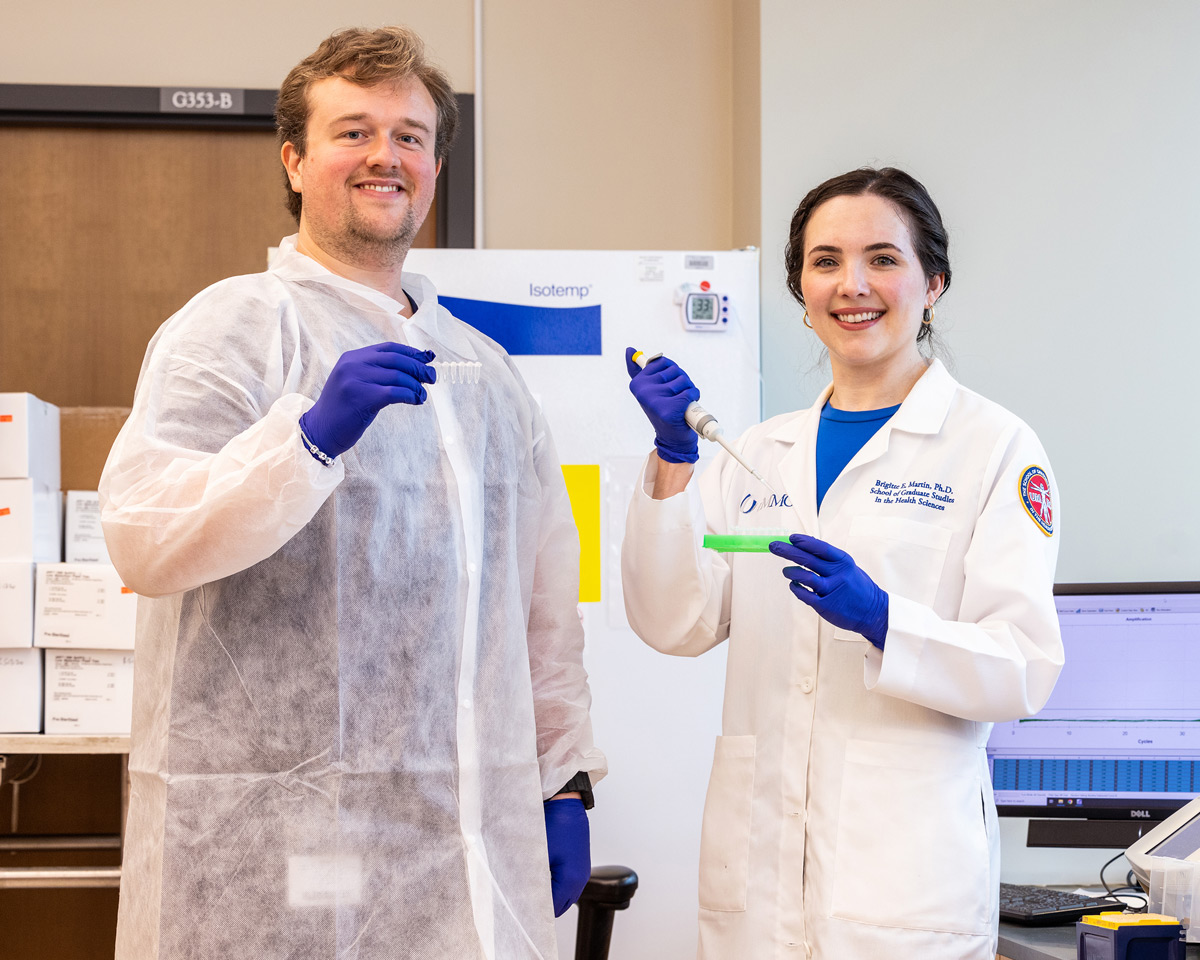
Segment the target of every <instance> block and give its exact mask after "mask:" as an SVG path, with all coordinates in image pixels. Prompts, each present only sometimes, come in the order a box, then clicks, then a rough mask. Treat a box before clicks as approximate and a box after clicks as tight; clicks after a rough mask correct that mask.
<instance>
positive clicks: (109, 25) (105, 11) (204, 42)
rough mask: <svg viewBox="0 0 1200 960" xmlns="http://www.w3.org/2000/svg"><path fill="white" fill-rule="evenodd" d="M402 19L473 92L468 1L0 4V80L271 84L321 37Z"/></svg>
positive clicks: (69, 0) (457, 84) (65, 0)
mask: <svg viewBox="0 0 1200 960" xmlns="http://www.w3.org/2000/svg"><path fill="white" fill-rule="evenodd" d="M388 23H403V24H406V25H407V26H410V27H412V28H413V29H414V30H416V31H417V32H418V33H420V34H421V36H422V37H424V39H425V42H426V43H427V44H428V45H429V48H430V50H431V52H432V53H433V54H434V55H435V57H436V59H437V61H438V62H439V63H440V64H441V65H442V66H443V67H444V68H445V69H446V70H447V72H448V73H449V74H450V78H451V80H452V81H453V82H454V88H455V89H456V90H458V91H459V92H461V93H470V92H471V91H472V90H473V89H474V83H475V79H474V56H475V54H474V40H473V29H474V28H473V26H472V23H473V4H472V0H437V2H436V3H430V2H425V0H391V2H389V0H349V2H346V3H328V2H325V0H287V2H281V0H261V2H259V3H243V2H240V0H210V2H208V3H204V4H195V3H178V2H169V0H168V2H166V3H162V2H158V3H155V2H151V0H116V2H113V3H95V2H94V0H61V2H59V3H54V4H38V3H11V4H6V5H5V12H4V29H3V30H0V83H67V84H98V85H102V86H149V87H157V86H164V85H181V86H182V85H189V84H191V85H196V86H226V87H249V88H268V89H270V88H275V87H278V86H279V84H280V82H281V81H282V80H283V78H284V76H285V75H286V74H287V72H288V70H290V69H291V68H292V67H293V66H294V65H295V63H296V62H297V61H298V60H300V59H302V58H303V57H305V56H307V55H308V54H309V53H311V52H312V50H313V48H315V47H316V45H317V44H318V43H319V42H320V41H321V39H322V38H323V37H325V36H327V35H328V34H330V33H332V32H333V31H334V30H337V29H340V28H342V27H349V26H369V27H374V26H380V25H383V24H388Z"/></svg>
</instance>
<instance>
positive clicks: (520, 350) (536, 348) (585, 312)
mask: <svg viewBox="0 0 1200 960" xmlns="http://www.w3.org/2000/svg"><path fill="white" fill-rule="evenodd" d="M438 303H440V304H441V305H442V306H444V307H445V308H446V309H447V310H449V311H450V312H451V313H452V314H454V315H455V316H456V317H458V319H459V320H461V321H463V322H464V323H469V324H470V325H471V326H473V327H474V328H475V329H476V330H478V331H479V332H480V333H482V334H484V335H486V336H489V337H491V338H492V339H493V340H495V341H496V342H497V343H498V344H500V346H502V347H503V348H504V349H505V350H507V351H508V352H509V353H510V354H512V355H514V356H521V355H528V354H558V355H570V356H599V355H600V305H599V304H597V305H595V306H591V307H531V306H526V305H523V304H517V303H494V302H493V301H491V300H467V299H465V298H462V297H441V296H439V297H438Z"/></svg>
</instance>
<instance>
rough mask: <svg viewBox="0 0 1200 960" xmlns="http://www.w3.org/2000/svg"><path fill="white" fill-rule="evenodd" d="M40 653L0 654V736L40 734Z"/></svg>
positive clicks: (0, 652) (37, 651)
mask: <svg viewBox="0 0 1200 960" xmlns="http://www.w3.org/2000/svg"><path fill="white" fill-rule="evenodd" d="M41 729H42V651H41V650H35V649H34V648H33V647H29V648H28V649H26V650H0V733H40V732H41Z"/></svg>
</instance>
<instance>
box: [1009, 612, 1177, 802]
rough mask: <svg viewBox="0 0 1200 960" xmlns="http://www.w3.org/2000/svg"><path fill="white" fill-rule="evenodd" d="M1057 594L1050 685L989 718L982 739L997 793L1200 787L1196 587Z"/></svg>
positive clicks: (1146, 792)
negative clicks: (1007, 714)
mask: <svg viewBox="0 0 1200 960" xmlns="http://www.w3.org/2000/svg"><path fill="white" fill-rule="evenodd" d="M1056 603H1057V606H1058V614H1059V624H1060V626H1061V628H1062V637H1063V648H1064V652H1065V663H1064V666H1063V670H1062V673H1061V675H1060V677H1059V680H1058V684H1057V685H1056V686H1055V688H1054V691H1053V693H1052V694H1051V696H1050V699H1049V700H1048V701H1047V703H1046V705H1045V707H1043V709H1042V710H1041V711H1039V712H1038V714H1037V715H1036V716H1034V717H1030V718H1027V719H1022V720H1016V721H1011V722H1008V723H998V724H996V725H995V727H994V729H993V731H992V735H991V738H990V739H989V741H988V755H989V758H990V760H991V764H992V783H993V787H994V788H995V790H996V793H997V802H1000V803H1031V804H1036V803H1039V802H1040V803H1051V804H1053V803H1068V804H1069V803H1081V802H1084V801H1083V800H1076V799H1074V798H1095V797H1124V796H1129V797H1132V796H1140V797H1147V796H1149V797H1153V796H1155V795H1157V796H1160V797H1163V799H1164V800H1166V799H1169V798H1172V797H1174V798H1181V797H1182V798H1186V797H1188V796H1190V795H1195V794H1200V686H1198V685H1197V684H1196V682H1195V678H1197V677H1198V676H1200V596H1197V595H1195V594H1185V595H1160V596H1155V595H1153V594H1150V595H1146V594H1126V595H1107V596H1059V597H1056ZM1064 798H1066V799H1064Z"/></svg>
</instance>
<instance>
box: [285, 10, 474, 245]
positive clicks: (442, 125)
mask: <svg viewBox="0 0 1200 960" xmlns="http://www.w3.org/2000/svg"><path fill="white" fill-rule="evenodd" d="M329 77H341V78H342V79H344V80H349V81H350V82H351V83H357V84H358V85H359V86H362V87H373V86H375V85H376V84H379V83H399V82H402V81H405V80H412V79H415V80H419V81H420V82H421V83H422V84H424V86H425V89H426V90H428V91H429V95H430V96H431V97H432V98H433V102H434V105H435V106H436V107H437V131H436V134H435V137H434V151H435V153H436V154H437V159H438V160H439V161H441V160H445V159H446V156H447V155H448V154H449V153H450V145H451V144H452V143H453V142H454V135H455V133H457V132H458V101H457V100H456V99H455V96H454V90H453V88H452V87H451V86H450V80H449V78H448V77H447V76H446V74H445V73H443V72H442V70H440V69H439V68H438V67H436V66H434V65H433V64H432V63H431V62H430V61H429V60H428V59H427V58H426V56H425V44H424V43H423V42H422V41H421V38H420V37H419V36H417V35H416V33H414V32H413V31H412V30H409V29H408V28H407V27H380V28H379V29H378V30H364V29H361V28H358V27H352V28H350V29H348V30H340V31H338V32H337V33H335V34H333V35H332V36H330V37H328V38H326V39H325V40H323V41H322V42H321V45H320V46H319V47H317V49H316V50H315V51H313V53H311V54H310V55H309V56H307V57H305V58H304V59H303V60H301V61H300V62H299V63H298V64H296V66H294V67H293V68H292V70H291V72H290V73H289V74H288V75H287V77H286V78H285V79H284V81H283V85H282V86H281V87H280V88H279V98H278V100H276V101H275V130H276V133H277V135H278V137H279V144H280V146H282V145H283V144H285V143H289V142H290V143H291V144H292V146H294V147H295V148H296V153H297V154H299V155H300V156H301V157H303V156H304V155H305V152H306V150H307V148H308V136H307V135H308V112H309V103H308V88H309V87H310V86H311V85H312V84H313V83H315V82H316V81H318V80H325V79H328V78H329ZM283 182H284V187H285V188H286V189H287V207H288V210H289V211H290V212H291V214H292V216H293V217H295V218H296V222H297V223H299V222H300V207H301V204H302V198H301V196H300V194H298V193H297V192H296V191H295V190H293V189H292V186H291V183H290V182H289V181H288V177H287V171H286V170H284V175H283Z"/></svg>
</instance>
